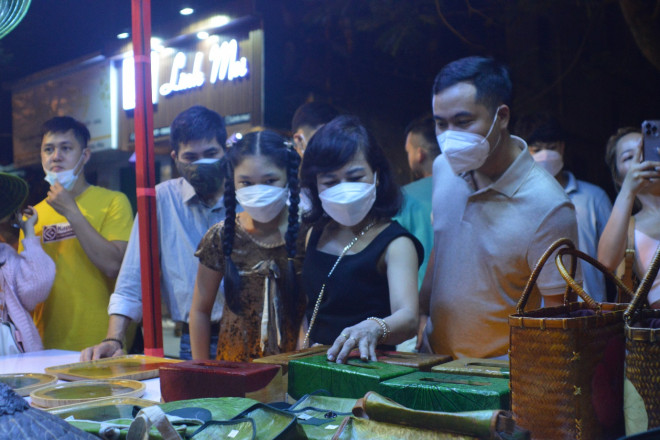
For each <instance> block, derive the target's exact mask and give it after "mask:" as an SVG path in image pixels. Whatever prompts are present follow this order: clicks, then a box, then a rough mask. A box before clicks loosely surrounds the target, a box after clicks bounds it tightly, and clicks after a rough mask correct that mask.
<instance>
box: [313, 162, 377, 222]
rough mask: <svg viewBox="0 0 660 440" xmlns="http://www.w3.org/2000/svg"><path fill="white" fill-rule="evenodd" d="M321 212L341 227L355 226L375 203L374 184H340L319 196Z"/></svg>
mask: <svg viewBox="0 0 660 440" xmlns="http://www.w3.org/2000/svg"><path fill="white" fill-rule="evenodd" d="M319 198H320V199H321V205H323V210H324V211H325V212H326V214H328V215H329V216H330V217H332V219H333V220H334V221H336V222H337V223H339V224H341V225H343V226H355V225H357V224H358V223H360V222H361V221H362V220H364V218H365V217H366V216H367V214H368V213H369V211H371V207H372V206H373V205H374V202H375V201H376V174H375V173H374V183H364V182H342V183H339V184H337V185H335V186H332V187H330V188H328V189H326V190H325V191H323V192H321V193H320V194H319Z"/></svg>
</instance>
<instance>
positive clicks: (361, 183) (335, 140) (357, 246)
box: [301, 116, 423, 363]
mask: <svg viewBox="0 0 660 440" xmlns="http://www.w3.org/2000/svg"><path fill="white" fill-rule="evenodd" d="M301 185H302V187H303V188H306V190H307V191H308V194H309V196H310V199H311V202H312V207H311V210H310V211H309V212H307V213H306V214H305V215H304V217H303V220H304V221H305V222H307V223H311V224H312V228H311V229H310V231H309V233H308V235H307V250H306V255H305V263H304V266H303V287H304V289H305V292H306V294H307V310H306V317H307V323H308V329H307V331H306V337H305V341H304V342H303V345H304V346H306V345H311V344H314V343H320V344H328V345H332V347H331V348H330V349H329V350H328V359H329V360H331V361H334V360H336V361H337V362H339V363H341V362H343V361H344V360H345V359H346V357H347V356H348V354H349V353H350V351H351V350H353V349H359V351H360V356H361V358H363V359H371V360H376V354H375V349H376V346H378V345H383V346H388V347H392V346H394V345H395V344H397V343H400V342H403V341H405V340H408V339H410V338H411V337H413V336H414V335H415V332H416V329H417V322H418V291H417V282H416V279H417V270H418V268H419V264H420V263H421V260H422V258H423V250H422V245H421V244H420V243H419V241H418V240H417V239H416V238H415V237H414V236H413V235H412V234H410V233H409V232H408V231H407V230H405V229H404V228H403V227H401V226H400V225H399V224H398V223H397V222H395V221H392V220H391V218H392V216H393V215H395V214H396V213H397V211H398V210H399V208H400V206H401V200H402V196H401V191H400V189H399V187H398V186H397V185H396V183H395V182H394V179H393V176H392V173H391V171H390V167H389V164H388V162H387V159H386V158H385V156H384V154H383V151H382V150H381V149H380V147H379V146H378V145H377V144H376V142H375V140H374V139H373V137H372V136H371V135H370V134H369V133H368V132H367V130H366V129H365V128H364V126H362V124H361V123H360V121H359V120H358V119H357V118H355V117H352V116H340V117H338V118H336V119H334V120H332V121H331V122H329V123H328V124H326V125H325V126H323V127H322V128H321V129H319V130H318V131H317V132H316V134H315V135H314V137H313V138H312V140H311V141H310V143H309V145H308V147H307V149H306V150H305V155H304V157H303V164H302V168H301Z"/></svg>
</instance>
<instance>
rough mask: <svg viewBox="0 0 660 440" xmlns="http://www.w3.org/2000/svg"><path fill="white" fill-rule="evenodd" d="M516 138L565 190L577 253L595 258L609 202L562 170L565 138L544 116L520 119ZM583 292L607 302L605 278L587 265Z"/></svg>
mask: <svg viewBox="0 0 660 440" xmlns="http://www.w3.org/2000/svg"><path fill="white" fill-rule="evenodd" d="M516 134H517V135H519V136H520V137H522V138H523V139H525V140H526V141H527V144H528V145H529V152H530V153H531V154H532V157H533V158H534V160H535V161H536V163H538V164H539V165H541V167H543V169H545V170H546V171H547V172H549V173H550V174H551V175H552V176H554V177H555V179H557V182H559V184H560V185H561V186H562V188H564V191H565V192H566V194H568V197H569V198H570V199H571V202H573V205H574V206H575V213H576V215H577V225H578V238H579V240H580V242H579V243H576V244H578V247H579V249H580V250H581V251H582V252H584V253H586V254H588V255H590V256H592V257H593V258H597V256H598V240H599V239H600V236H601V234H602V233H603V229H605V224H606V223H607V219H608V218H609V217H610V213H611V212H612V202H610V198H609V197H608V196H607V194H606V193H605V191H603V190H602V189H601V188H600V187H598V186H596V185H593V184H591V183H588V182H584V181H582V180H577V179H576V178H575V176H574V175H573V173H571V172H570V171H568V170H566V169H564V157H565V152H566V135H565V134H564V131H563V130H562V128H561V126H560V125H559V122H558V121H557V120H556V119H555V118H553V117H552V116H550V115H548V114H545V113H537V114H530V115H525V116H523V117H521V118H520V119H519V120H518V122H517V123H516ZM582 277H583V282H584V289H585V290H586V291H587V293H589V295H590V296H591V297H592V298H593V299H595V300H596V301H598V302H604V301H607V295H606V293H607V292H606V285H605V276H604V275H603V274H602V273H601V272H600V271H599V270H598V269H596V268H595V267H593V266H592V265H590V264H583V265H582Z"/></svg>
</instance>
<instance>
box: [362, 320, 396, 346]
mask: <svg viewBox="0 0 660 440" xmlns="http://www.w3.org/2000/svg"><path fill="white" fill-rule="evenodd" d="M367 320H368V321H376V322H377V323H378V325H379V326H380V328H381V329H382V330H383V334H382V335H381V336H380V338H379V339H378V342H383V341H385V340H387V338H388V337H389V336H390V333H391V332H390V327H389V326H388V325H387V323H386V322H385V320H383V319H381V318H376V317H375V316H370V317H368V318H367Z"/></svg>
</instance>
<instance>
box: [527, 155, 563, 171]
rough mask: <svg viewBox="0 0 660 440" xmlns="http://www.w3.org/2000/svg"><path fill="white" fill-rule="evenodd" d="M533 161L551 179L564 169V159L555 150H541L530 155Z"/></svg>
mask: <svg viewBox="0 0 660 440" xmlns="http://www.w3.org/2000/svg"><path fill="white" fill-rule="evenodd" d="M532 157H533V158H534V161H535V162H536V163H537V164H539V165H541V167H542V168H543V169H544V170H546V171H547V172H548V173H550V174H551V175H552V176H553V177H554V176H556V175H557V174H559V172H560V171H561V169H562V168H564V159H563V158H562V157H561V154H559V152H558V151H556V150H541V151H538V152H536V153H533V154H532Z"/></svg>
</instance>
